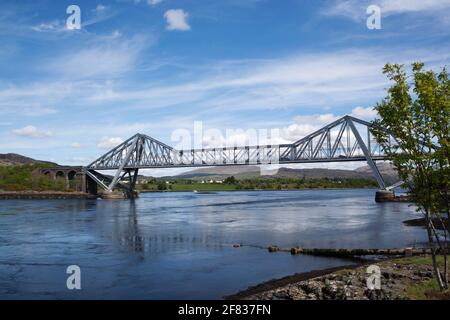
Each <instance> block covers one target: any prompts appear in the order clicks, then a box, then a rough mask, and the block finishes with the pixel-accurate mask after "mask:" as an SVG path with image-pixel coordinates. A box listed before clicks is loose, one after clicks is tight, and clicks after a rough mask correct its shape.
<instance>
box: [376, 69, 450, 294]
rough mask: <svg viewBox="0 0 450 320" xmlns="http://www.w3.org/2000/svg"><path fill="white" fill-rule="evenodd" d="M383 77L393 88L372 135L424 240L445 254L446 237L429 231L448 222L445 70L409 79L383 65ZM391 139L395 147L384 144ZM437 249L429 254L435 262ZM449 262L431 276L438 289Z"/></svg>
mask: <svg viewBox="0 0 450 320" xmlns="http://www.w3.org/2000/svg"><path fill="white" fill-rule="evenodd" d="M383 73H384V74H385V75H386V76H387V78H388V79H389V80H391V81H392V82H393V85H392V86H391V87H390V88H389V89H388V94H387V97H386V98H385V99H384V100H383V101H381V102H380V103H378V104H377V105H376V107H375V109H376V110H377V111H378V114H379V115H380V118H379V119H377V120H375V121H374V122H373V124H374V130H373V133H374V135H375V137H376V139H377V141H378V142H379V143H380V144H381V146H382V147H383V149H384V151H385V152H386V154H387V155H388V156H389V157H390V159H391V160H392V162H393V164H394V166H395V168H396V170H397V172H398V175H399V176H400V178H401V179H402V180H403V181H404V182H405V187H406V189H407V190H408V192H409V193H410V195H411V196H412V197H413V200H414V202H415V204H416V205H417V208H418V210H419V211H420V212H422V213H423V214H424V216H425V219H426V221H427V231H428V239H429V242H430V244H431V245H432V247H433V248H435V247H436V246H435V245H436V244H437V246H438V248H439V249H440V251H441V252H443V253H444V255H445V261H447V259H446V257H447V255H446V253H447V252H448V242H447V236H448V233H449V230H443V232H442V233H439V231H437V230H436V228H434V226H433V218H437V219H448V218H449V197H448V196H449V181H450V179H449V178H450V167H449V156H450V152H449V120H450V82H449V75H448V72H447V70H446V69H445V68H443V69H442V70H441V71H440V72H439V73H435V72H434V71H432V70H424V64H423V63H420V62H417V63H413V64H412V75H408V74H407V73H406V71H405V68H404V66H403V65H398V64H386V66H385V67H384V69H383ZM393 137H395V141H396V143H394V145H390V144H389V143H388V142H389V140H390V139H393ZM435 253H436V250H433V258H434V259H433V260H434V261H435ZM447 273H448V272H447V263H445V266H444V271H443V272H440V270H439V269H438V267H437V265H436V264H435V274H436V277H437V280H438V282H439V284H440V286H441V288H443V289H444V288H448V275H447Z"/></svg>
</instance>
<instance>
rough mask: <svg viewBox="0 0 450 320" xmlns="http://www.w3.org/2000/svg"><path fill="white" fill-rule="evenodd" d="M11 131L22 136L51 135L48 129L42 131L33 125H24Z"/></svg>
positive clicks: (39, 136)
mask: <svg viewBox="0 0 450 320" xmlns="http://www.w3.org/2000/svg"><path fill="white" fill-rule="evenodd" d="M12 132H13V133H14V134H15V135H18V136H22V137H30V138H46V137H50V136H52V133H51V132H50V131H44V130H40V129H38V128H36V127H35V126H31V125H29V126H26V127H23V128H20V129H14V130H12Z"/></svg>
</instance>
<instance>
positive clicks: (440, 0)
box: [322, 0, 450, 21]
mask: <svg viewBox="0 0 450 320" xmlns="http://www.w3.org/2000/svg"><path fill="white" fill-rule="evenodd" d="M329 3H330V4H329V5H327V6H326V7H325V8H324V9H323V10H322V13H323V14H324V15H329V16H345V17H348V18H351V19H353V20H356V21H359V20H363V19H366V18H367V14H366V9H367V7H368V6H369V5H372V4H374V5H378V6H379V7H380V8H381V14H382V16H390V15H396V14H405V13H411V12H420V13H422V14H438V15H441V14H442V10H444V9H448V8H450V0H378V1H373V0H336V1H329Z"/></svg>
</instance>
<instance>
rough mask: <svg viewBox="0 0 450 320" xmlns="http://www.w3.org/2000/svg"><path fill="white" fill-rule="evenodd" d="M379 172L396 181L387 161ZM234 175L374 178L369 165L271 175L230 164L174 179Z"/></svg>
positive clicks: (388, 181) (238, 176) (287, 169)
mask: <svg viewBox="0 0 450 320" xmlns="http://www.w3.org/2000/svg"><path fill="white" fill-rule="evenodd" d="M377 166H378V168H379V170H380V172H381V174H382V175H383V177H384V178H385V179H386V182H387V183H393V182H396V181H398V178H397V175H396V173H395V171H394V169H393V167H392V166H391V165H390V164H388V163H379V164H377ZM229 176H234V177H235V178H236V179H252V178H267V179H271V178H302V179H322V178H330V179H368V178H369V179H375V178H374V177H373V174H372V170H371V169H370V167H369V166H363V167H359V168H357V169H355V170H340V169H324V168H313V169H292V168H280V169H279V170H278V171H277V172H275V174H273V175H269V174H267V175H264V172H263V175H261V171H260V168H259V167H257V166H230V167H207V168H200V169H196V170H192V171H189V172H186V173H183V174H179V175H177V176H174V177H166V178H172V179H173V178H176V179H191V180H204V179H214V180H220V179H225V178H226V177H229Z"/></svg>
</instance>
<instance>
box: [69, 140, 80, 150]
mask: <svg viewBox="0 0 450 320" xmlns="http://www.w3.org/2000/svg"><path fill="white" fill-rule="evenodd" d="M70 147H71V148H74V149H79V148H81V147H82V145H81V143H78V142H73V143H71V144H70Z"/></svg>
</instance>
